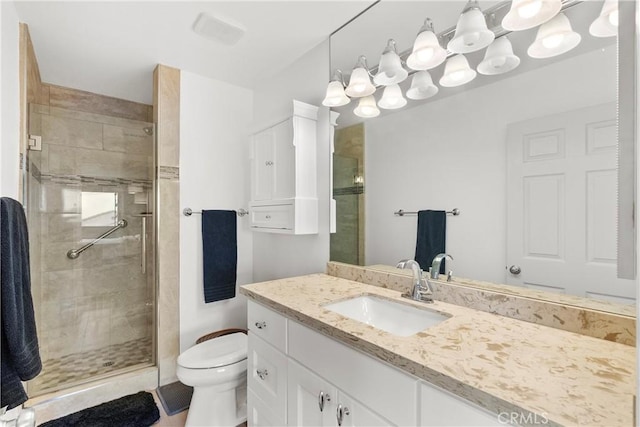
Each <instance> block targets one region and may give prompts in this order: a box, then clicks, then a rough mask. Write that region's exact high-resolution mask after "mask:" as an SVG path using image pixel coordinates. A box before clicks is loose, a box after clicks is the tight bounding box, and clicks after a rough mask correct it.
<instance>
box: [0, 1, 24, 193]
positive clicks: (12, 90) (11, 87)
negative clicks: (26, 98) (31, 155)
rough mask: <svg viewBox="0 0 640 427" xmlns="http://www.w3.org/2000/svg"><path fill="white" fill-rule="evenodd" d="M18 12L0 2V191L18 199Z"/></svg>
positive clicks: (8, 3) (9, 3) (12, 4)
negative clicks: (0, 33) (0, 35)
mask: <svg viewBox="0 0 640 427" xmlns="http://www.w3.org/2000/svg"><path fill="white" fill-rule="evenodd" d="M18 22H19V21H18V14H17V13H16V9H15V6H14V3H13V2H12V1H2V2H0V31H1V32H2V40H1V44H0V47H1V50H0V52H1V53H0V70H1V71H0V100H1V101H0V106H1V114H0V195H2V196H7V197H13V198H14V199H18V198H19V195H18V182H19V179H20V170H19V160H18V158H19V153H20V150H19V145H20V141H19V140H20V96H19V94H20V90H19V88H20V82H19V65H18V64H19V63H18V48H19V40H20V37H19V34H20V30H19V26H18Z"/></svg>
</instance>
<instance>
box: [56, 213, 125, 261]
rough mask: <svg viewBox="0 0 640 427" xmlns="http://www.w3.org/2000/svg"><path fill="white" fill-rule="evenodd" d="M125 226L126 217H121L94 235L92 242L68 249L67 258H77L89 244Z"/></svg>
mask: <svg viewBox="0 0 640 427" xmlns="http://www.w3.org/2000/svg"><path fill="white" fill-rule="evenodd" d="M126 226H127V220H126V219H121V220H120V221H118V224H116V225H115V227H113V228H111V229H110V230H109V231H106V232H104V233H102V234H101V235H99V236H98V237H96V238H95V239H94V240H93V241H92V242H89V243H87V244H86V245H84V246H83V247H81V248H79V249H71V250H69V252H67V258H69V259H76V258H78V257H79V256H80V254H81V253H82V252H84V251H86V250H87V249H89V248H90V247H91V246H93V245H95V244H96V243H98V242H99V241H100V240H102V239H104V238H105V237H107V236H109V235H111V234H113V233H115V232H116V231H117V230H119V229H121V228H125V227H126Z"/></svg>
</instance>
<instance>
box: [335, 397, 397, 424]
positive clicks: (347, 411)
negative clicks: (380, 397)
mask: <svg viewBox="0 0 640 427" xmlns="http://www.w3.org/2000/svg"><path fill="white" fill-rule="evenodd" d="M340 409H342V411H341V412H342V420H340V413H339V412H340ZM340 421H342V422H340ZM334 423H335V424H334V425H342V426H343V427H387V426H391V425H393V424H392V423H390V422H389V421H387V420H385V419H384V418H382V417H381V416H380V415H378V414H376V413H375V412H373V411H372V410H371V409H369V408H367V407H366V406H364V405H363V404H361V403H360V402H358V401H356V400H354V399H353V398H352V397H351V396H349V395H348V394H345V393H343V392H339V395H338V401H337V404H336V405H335V420H334Z"/></svg>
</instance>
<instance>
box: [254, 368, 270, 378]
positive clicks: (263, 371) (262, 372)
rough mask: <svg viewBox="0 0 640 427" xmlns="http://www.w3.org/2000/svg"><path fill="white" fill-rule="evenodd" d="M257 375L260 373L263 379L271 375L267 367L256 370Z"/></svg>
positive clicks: (259, 375)
mask: <svg viewBox="0 0 640 427" xmlns="http://www.w3.org/2000/svg"><path fill="white" fill-rule="evenodd" d="M256 375H258V377H259V378H260V379H261V380H264V379H265V378H267V375H269V372H268V371H267V370H266V369H258V370H256Z"/></svg>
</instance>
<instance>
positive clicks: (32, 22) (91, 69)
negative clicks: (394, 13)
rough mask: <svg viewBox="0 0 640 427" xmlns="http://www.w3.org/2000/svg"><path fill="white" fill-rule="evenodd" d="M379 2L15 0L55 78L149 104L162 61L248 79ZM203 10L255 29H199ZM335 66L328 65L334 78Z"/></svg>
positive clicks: (284, 62)
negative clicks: (223, 39)
mask: <svg viewBox="0 0 640 427" xmlns="http://www.w3.org/2000/svg"><path fill="white" fill-rule="evenodd" d="M371 3H373V0H366V1H365V0H361V1H306V0H297V1H279V2H276V1H237V0H236V1H199V2H166V1H145V2H118V1H112V2H109V1H107V2H83V1H75V2H74V1H71V2H62V1H40V2H33V1H20V0H19V1H16V9H17V11H18V15H19V17H20V20H21V21H22V22H25V23H26V24H28V25H29V31H30V34H31V38H32V40H33V44H34V47H35V51H36V56H37V58H38V64H39V67H40V74H41V77H42V80H43V81H44V82H46V83H51V84H56V85H60V86H65V87H71V88H75V89H81V90H86V91H90V92H95V93H100V94H104V95H109V96H114V97H117V98H122V99H128V100H132V101H137V102H143V103H147V104H150V103H151V102H152V73H153V69H154V68H155V66H156V65H157V64H159V63H161V64H165V65H169V66H172V67H176V68H179V69H182V70H187V71H191V72H194V73H197V74H200V75H203V76H207V77H210V78H214V79H218V80H222V81H225V82H229V83H232V84H236V85H239V86H244V87H248V88H252V87H255V85H257V84H258V83H259V82H260V80H261V79H264V78H266V77H269V76H271V75H273V74H275V73H277V72H278V71H279V70H282V69H283V68H285V67H287V66H288V65H290V64H291V63H293V62H294V61H295V60H296V59H297V58H299V57H300V56H302V55H303V54H304V53H305V52H307V51H309V50H310V49H311V48H313V47H314V46H316V45H317V44H319V43H320V42H322V41H323V40H325V39H326V38H327V37H328V36H329V34H331V32H333V31H334V30H336V29H337V28H338V27H340V26H341V25H342V24H344V23H345V22H347V21H348V20H349V19H351V18H352V17H353V16H354V15H356V14H358V13H359V12H360V11H361V10H363V9H365V8H366V7H367V6H369V5H370V4H371ZM201 12H207V13H209V14H211V15H214V16H216V17H220V18H222V19H229V20H232V21H236V22H238V23H240V24H241V25H243V26H244V27H245V28H246V29H247V32H246V33H245V35H244V37H243V38H242V39H241V40H240V41H239V42H238V43H237V44H236V45H235V46H225V45H223V44H219V43H217V42H215V41H212V40H208V39H205V38H202V37H200V36H198V35H196V34H195V33H194V32H193V31H192V30H191V28H192V26H193V23H194V21H195V20H196V18H197V17H198V15H199V14H200V13H201ZM328 77H329V70H327V78H328Z"/></svg>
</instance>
